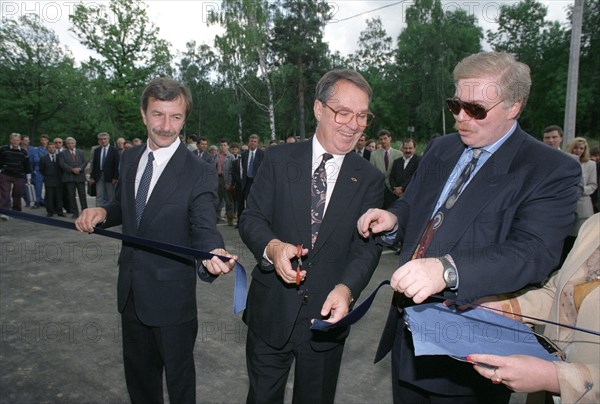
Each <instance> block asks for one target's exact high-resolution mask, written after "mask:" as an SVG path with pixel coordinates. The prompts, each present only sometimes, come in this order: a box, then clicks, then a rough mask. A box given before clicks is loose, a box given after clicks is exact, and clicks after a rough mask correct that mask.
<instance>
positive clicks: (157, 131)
mask: <svg viewBox="0 0 600 404" xmlns="http://www.w3.org/2000/svg"><path fill="white" fill-rule="evenodd" d="M152 133H154V134H155V135H158V136H168V137H173V136H177V133H175V132H174V131H170V130H162V129H158V128H154V129H152Z"/></svg>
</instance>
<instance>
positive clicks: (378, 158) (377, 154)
mask: <svg viewBox="0 0 600 404" xmlns="http://www.w3.org/2000/svg"><path fill="white" fill-rule="evenodd" d="M401 157H402V152H401V151H400V150H396V149H394V148H392V147H390V149H389V150H388V160H389V163H388V168H387V170H386V169H385V150H383V149H377V150H375V151H374V152H373V153H371V156H370V158H369V161H370V162H371V164H373V165H374V166H375V167H377V168H378V169H379V171H381V172H382V173H384V174H385V186H386V187H387V189H388V190H389V191H391V190H392V188H391V186H390V180H389V178H390V173H391V172H392V165H393V164H394V161H395V160H396V159H399V158H401Z"/></svg>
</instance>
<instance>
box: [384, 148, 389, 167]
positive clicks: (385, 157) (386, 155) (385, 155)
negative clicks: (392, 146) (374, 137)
mask: <svg viewBox="0 0 600 404" xmlns="http://www.w3.org/2000/svg"><path fill="white" fill-rule="evenodd" d="M383 162H384V163H385V171H387V169H388V166H389V165H390V158H389V157H388V152H387V150H386V151H385V154H384V155H383Z"/></svg>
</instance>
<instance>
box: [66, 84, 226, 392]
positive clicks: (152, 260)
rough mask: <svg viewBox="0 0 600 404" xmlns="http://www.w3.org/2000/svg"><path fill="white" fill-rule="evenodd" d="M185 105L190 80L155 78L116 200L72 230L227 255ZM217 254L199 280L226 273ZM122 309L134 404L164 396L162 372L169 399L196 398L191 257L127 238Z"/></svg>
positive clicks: (213, 179)
mask: <svg viewBox="0 0 600 404" xmlns="http://www.w3.org/2000/svg"><path fill="white" fill-rule="evenodd" d="M190 109H191V94H190V92H189V90H188V89H187V87H185V86H184V85H183V84H181V83H179V82H177V81H174V80H172V79H167V78H160V79H155V80H153V81H152V82H151V83H150V84H149V85H148V87H146V89H145V90H144V93H143V95H142V107H141V113H142V119H143V121H144V124H145V125H146V127H147V129H148V143H147V145H140V146H138V147H134V148H131V149H127V150H125V151H124V152H123V156H122V160H121V176H120V178H121V180H120V181H119V183H118V185H117V191H116V196H115V199H114V200H113V201H112V202H111V203H109V204H108V205H105V206H104V207H101V208H91V209H88V210H85V211H83V212H82V214H81V216H80V217H79V219H78V220H77V221H76V226H77V229H79V230H80V231H84V232H92V231H93V230H94V226H95V225H96V224H98V223H103V222H104V221H105V223H104V225H103V226H104V227H111V226H115V225H121V224H122V226H123V233H124V234H128V235H135V236H138V237H142V238H147V239H152V240H156V241H162V242H168V243H171V244H176V245H180V246H185V247H191V248H195V249H198V250H203V251H209V250H210V251H212V252H213V253H217V254H220V255H226V256H230V255H229V254H228V253H227V252H226V251H225V250H223V249H222V247H223V239H222V238H221V235H220V234H219V232H218V231H217V229H216V217H215V210H214V204H215V200H216V197H217V176H216V172H215V167H213V166H210V165H208V164H206V163H204V162H203V161H202V160H199V159H197V158H196V157H194V155H193V154H192V153H190V151H189V150H188V149H187V148H186V147H185V145H184V144H183V143H182V142H181V141H180V140H179V136H178V135H179V132H180V131H181V128H182V127H183V125H184V123H185V118H186V116H187V114H188V113H189V111H190ZM233 259H235V257H232V259H231V260H230V261H228V262H227V263H224V262H222V261H221V260H219V259H217V258H216V257H215V258H213V259H212V260H210V261H209V260H205V261H203V262H202V264H201V265H199V267H198V274H199V276H200V278H201V279H202V280H204V281H212V280H213V279H214V278H215V277H216V275H219V274H221V273H227V272H229V271H230V270H231V269H232V268H233V265H234V261H233ZM118 308H119V312H121V319H122V329H123V359H124V364H125V378H126V381H127V389H128V391H129V395H130V397H131V401H132V402H134V403H162V402H163V370H165V373H166V380H167V388H168V392H169V399H170V402H172V403H195V402H196V380H195V379H196V378H195V375H196V374H195V368H194V354H193V350H194V343H195V341H196V335H197V331H198V319H197V312H196V311H197V308H196V268H195V264H194V262H193V260H192V259H191V258H190V257H185V256H179V255H175V254H172V253H166V252H162V251H160V250H154V249H150V248H141V247H139V246H137V245H132V244H129V243H126V242H124V243H123V248H122V250H121V254H120V257H119V280H118Z"/></svg>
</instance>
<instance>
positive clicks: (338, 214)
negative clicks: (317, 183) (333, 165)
mask: <svg viewBox="0 0 600 404" xmlns="http://www.w3.org/2000/svg"><path fill="white" fill-rule="evenodd" d="M355 158H357V159H361V158H362V157H361V156H359V155H358V154H356V153H354V152H351V153H349V154H347V155H346V157H345V158H344V162H343V163H342V167H341V169H340V173H339V174H338V177H337V181H336V183H335V189H334V190H333V194H332V195H331V199H330V200H329V205H327V211H326V212H325V217H324V219H323V223H322V224H321V227H320V229H319V237H318V238H317V244H316V245H315V251H318V249H319V248H320V247H321V246H322V245H324V244H325V242H326V241H327V239H328V238H329V237H330V236H331V235H332V234H333V232H334V230H335V228H336V226H337V224H338V223H341V222H342V219H343V217H344V215H345V214H346V213H347V208H348V205H350V202H351V201H352V200H353V199H354V198H355V197H356V192H357V190H358V189H359V188H360V185H361V183H362V180H363V173H362V171H361V170H360V168H358V166H357V165H356V164H353V163H352V160H353V159H355Z"/></svg>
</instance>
